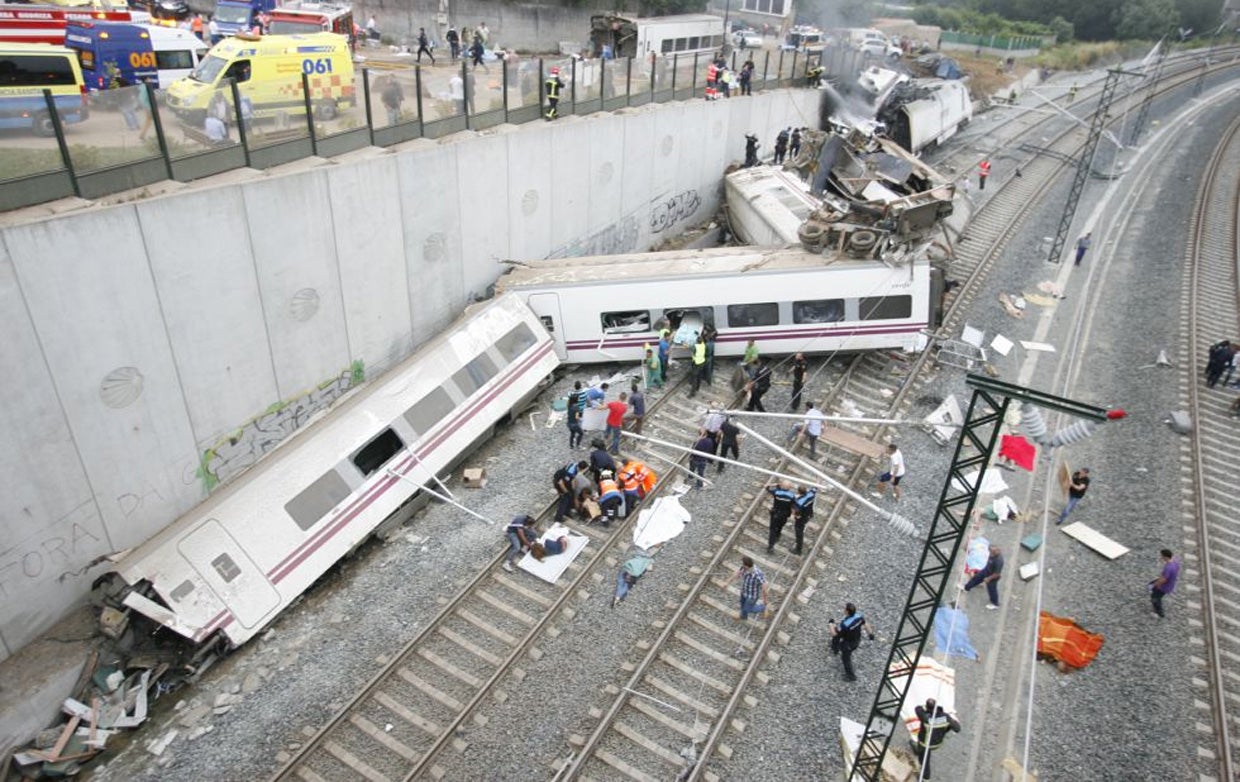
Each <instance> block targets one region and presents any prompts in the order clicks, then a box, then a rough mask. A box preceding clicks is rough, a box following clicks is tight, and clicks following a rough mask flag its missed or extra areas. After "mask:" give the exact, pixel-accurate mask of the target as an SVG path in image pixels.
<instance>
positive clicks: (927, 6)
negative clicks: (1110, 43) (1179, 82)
mask: <svg viewBox="0 0 1240 782" xmlns="http://www.w3.org/2000/svg"><path fill="white" fill-rule="evenodd" d="M915 2H917V6H916V11H915V12H914V14H913V15H914V18H916V19H917V20H918V21H919V22H921V23H922V24H937V25H940V26H942V27H943V28H944V29H952V30H960V31H962V32H969V33H978V34H984V35H989V34H998V33H999V32H1000V31H1001V30H1006V31H1008V32H1009V34H1017V35H1020V34H1025V35H1029V34H1045V33H1047V32H1053V33H1055V35H1056V36H1058V38H1059V40H1061V41H1063V40H1070V39H1073V38H1076V39H1081V40H1086V41H1105V40H1112V39H1116V38H1121V39H1122V38H1145V39H1157V38H1161V37H1162V36H1163V35H1165V34H1168V33H1171V32H1173V31H1174V29H1175V28H1176V27H1177V26H1180V25H1182V26H1184V27H1189V28H1192V29H1193V31H1194V34H1195V35H1207V34H1209V33H1212V32H1213V31H1214V29H1215V28H1216V27H1217V26H1218V24H1219V16H1220V13H1221V11H1220V8H1221V4H1220V2H1219V0H915ZM995 18H998V19H999V20H1003V21H1004V22H1006V23H1007V24H1012V25H1013V26H1012V27H1006V26H1002V27H1000V28H999V29H997V23H996V22H995ZM923 20H925V21H923ZM1022 22H1032V23H1035V24H1037V25H1043V26H1044V28H1042V29H1041V30H1040V31H1039V32H1032V31H1029V30H1028V29H1027V28H1025V31H1024V32H1018V30H1021V29H1022V28H1021V27H1018V26H1016V25H1017V24H1019V23H1022Z"/></svg>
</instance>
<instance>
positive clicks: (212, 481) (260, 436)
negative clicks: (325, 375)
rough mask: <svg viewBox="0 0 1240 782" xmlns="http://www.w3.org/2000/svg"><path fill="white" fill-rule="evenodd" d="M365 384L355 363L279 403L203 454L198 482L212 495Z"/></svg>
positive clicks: (363, 369)
mask: <svg viewBox="0 0 1240 782" xmlns="http://www.w3.org/2000/svg"><path fill="white" fill-rule="evenodd" d="M365 380H366V367H365V366H364V365H363V363H362V362H361V361H360V360H358V361H354V362H353V363H352V364H351V365H350V366H349V368H348V369H346V370H344V371H343V372H341V373H340V374H339V375H337V376H336V377H333V378H331V379H330V380H325V381H323V382H322V383H320V384H319V385H317V386H315V388H314V389H312V390H311V391H309V392H308V393H305V394H302V395H301V396H297V397H294V398H293V399H288V400H283V401H280V402H276V403H275V404H273V405H272V406H271V407H269V408H267V410H266V411H264V412H263V414H262V415H260V416H258V417H256V418H254V419H252V420H251V421H249V422H248V423H246V424H245V425H244V426H242V427H241V428H240V429H238V430H236V431H235V432H232V433H231V434H228V435H225V436H223V437H221V438H219V439H218V440H216V441H215V442H214V443H212V444H211V445H210V446H209V447H207V448H205V449H204V450H203V451H202V454H201V456H200V458H199V460H198V478H199V480H201V481H202V484H203V487H204V488H205V489H206V490H207V491H208V492H210V491H213V490H214V489H215V488H216V487H217V486H219V485H220V484H223V483H227V482H228V481H229V480H231V479H233V478H235V477H236V476H237V475H240V474H241V473H242V472H244V471H245V470H246V469H247V468H248V467H250V466H251V465H253V464H254V463H255V462H257V461H258V460H259V459H261V458H262V457H263V455H264V454H266V453H268V452H270V451H271V450H272V449H274V448H275V447H276V446H277V445H279V444H280V443H281V442H283V441H284V438H286V437H288V436H289V435H291V434H292V433H293V432H296V431H297V430H298V429H300V428H301V427H302V426H304V425H305V424H306V422H307V421H309V420H310V419H311V418H312V417H313V416H314V415H315V414H316V413H319V412H320V411H322V410H326V409H327V408H329V407H331V406H332V405H333V404H335V402H336V400H337V399H339V398H340V397H342V396H344V395H345V393H347V392H348V391H349V389H351V388H355V387H356V386H359V385H361V384H362V382H364V381H365Z"/></svg>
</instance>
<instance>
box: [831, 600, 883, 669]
mask: <svg viewBox="0 0 1240 782" xmlns="http://www.w3.org/2000/svg"><path fill="white" fill-rule="evenodd" d="M828 624H829V625H830V627H831V654H838V655H839V656H840V660H841V661H842V662H843V663H844V679H845V680H846V681H850V682H855V681H857V674H856V673H855V672H854V671H853V666H852V653H853V652H855V651H856V650H857V647H858V646H860V645H861V633H862V631H865V632H867V633H869V636H870V640H871V641H873V640H874V631H873V630H871V629H870V627H869V625H867V624H866V623H865V617H864V616H862V615H861V612H860V611H858V610H857V606H855V605H853V604H852V603H845V604H844V618H843V619H842V620H841V621H840V622H839V624H836V622H835V620H834V619H832V620H830V622H829V623H828Z"/></svg>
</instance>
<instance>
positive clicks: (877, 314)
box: [859, 296, 913, 320]
mask: <svg viewBox="0 0 1240 782" xmlns="http://www.w3.org/2000/svg"><path fill="white" fill-rule="evenodd" d="M860 305H861V306H860V308H859V309H860V311H861V319H862V320H897V319H899V318H907V317H910V316H912V314H913V297H912V296H870V297H864V298H862V299H861V300H860Z"/></svg>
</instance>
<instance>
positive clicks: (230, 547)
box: [177, 519, 280, 628]
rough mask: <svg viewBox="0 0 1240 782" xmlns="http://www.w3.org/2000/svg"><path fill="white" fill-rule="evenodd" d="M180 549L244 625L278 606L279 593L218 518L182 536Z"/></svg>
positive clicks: (265, 615)
mask: <svg viewBox="0 0 1240 782" xmlns="http://www.w3.org/2000/svg"><path fill="white" fill-rule="evenodd" d="M177 549H178V550H179V551H180V553H181V556H183V557H185V561H186V562H188V563H189V564H190V566H191V567H193V568H194V570H195V571H197V573H198V575H199V576H201V577H202V580H203V581H204V582H205V583H206V584H207V586H208V587H210V588H211V591H213V592H215V594H216V595H217V596H218V597H219V599H220V601H221V602H222V603H224V605H226V606H228V610H229V611H231V612H232V614H233V616H235V617H236V618H237V621H238V622H239V623H240V624H241V626H242V627H246V628H252V627H256V626H257V625H259V624H260V623H261V622H262V621H263V619H264V618H266V617H267V616H268V615H269V614H271V613H272V612H273V611H274V610H275V609H276V608H278V607H279V605H280V593H279V592H277V591H276V588H275V587H274V586H272V584H271V582H270V581H268V580H267V576H266V575H264V574H263V572H262V571H261V570H259V569H258V566H257V565H255V564H254V560H252V559H250V556H249V555H248V554H246V553H245V549H243V548H241V546H240V544H238V543H237V541H236V539H235V538H233V536H232V535H230V534H229V533H228V530H226V529H224V527H223V525H222V524H220V523H219V522H218V521H216V520H215V519H208V520H207V522H206V523H205V524H203V525H202V526H200V527H198V528H197V529H195V530H194V531H193V532H191V533H189V534H188V535H186V536H185V537H183V538H181V542H180V543H179V544H177Z"/></svg>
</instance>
